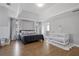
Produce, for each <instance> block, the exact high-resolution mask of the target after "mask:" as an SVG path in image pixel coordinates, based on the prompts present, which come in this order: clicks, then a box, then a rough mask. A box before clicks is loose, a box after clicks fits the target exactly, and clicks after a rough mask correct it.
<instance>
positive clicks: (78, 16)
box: [47, 12, 79, 44]
mask: <svg viewBox="0 0 79 59" xmlns="http://www.w3.org/2000/svg"><path fill="white" fill-rule="evenodd" d="M47 22H49V23H50V33H69V34H72V36H73V37H72V38H73V42H74V43H75V44H79V13H72V12H68V13H64V14H61V15H58V16H56V17H52V18H50V19H49V20H48V21H47Z"/></svg>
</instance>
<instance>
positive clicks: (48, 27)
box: [47, 23, 50, 31]
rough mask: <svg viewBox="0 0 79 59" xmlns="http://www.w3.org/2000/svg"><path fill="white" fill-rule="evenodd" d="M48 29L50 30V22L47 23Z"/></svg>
mask: <svg viewBox="0 0 79 59" xmlns="http://www.w3.org/2000/svg"><path fill="white" fill-rule="evenodd" d="M47 31H50V24H49V23H47Z"/></svg>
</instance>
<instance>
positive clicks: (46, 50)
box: [0, 41, 79, 56]
mask: <svg viewBox="0 0 79 59" xmlns="http://www.w3.org/2000/svg"><path fill="white" fill-rule="evenodd" d="M78 55H79V48H77V47H74V48H73V49H71V50H70V51H65V50H63V49H60V48H58V47H55V46H53V45H50V44H48V43H47V42H46V41H45V42H33V43H29V44H26V45H23V44H22V43H21V42H19V41H12V42H11V44H10V45H8V46H4V47H0V56H78Z"/></svg>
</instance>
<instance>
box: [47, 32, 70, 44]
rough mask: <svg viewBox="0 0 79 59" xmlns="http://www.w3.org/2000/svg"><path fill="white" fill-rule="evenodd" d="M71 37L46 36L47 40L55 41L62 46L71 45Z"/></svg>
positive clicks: (62, 35)
mask: <svg viewBox="0 0 79 59" xmlns="http://www.w3.org/2000/svg"><path fill="white" fill-rule="evenodd" d="M69 36H70V35H69V34H66V33H53V34H50V35H48V36H46V38H47V39H48V40H49V41H53V42H55V43H59V44H62V45H67V44H68V43H69Z"/></svg>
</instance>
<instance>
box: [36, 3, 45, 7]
mask: <svg viewBox="0 0 79 59" xmlns="http://www.w3.org/2000/svg"><path fill="white" fill-rule="evenodd" d="M36 5H37V6H38V7H43V6H44V4H43V3H37V4H36Z"/></svg>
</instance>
